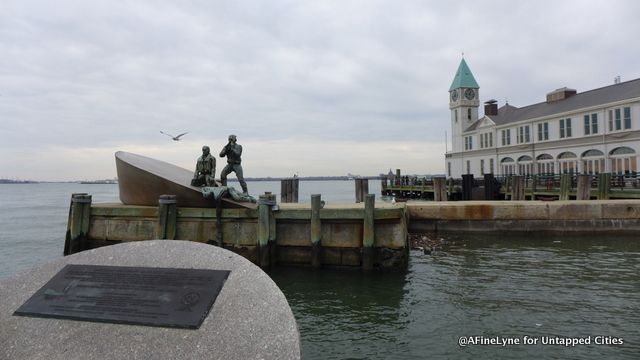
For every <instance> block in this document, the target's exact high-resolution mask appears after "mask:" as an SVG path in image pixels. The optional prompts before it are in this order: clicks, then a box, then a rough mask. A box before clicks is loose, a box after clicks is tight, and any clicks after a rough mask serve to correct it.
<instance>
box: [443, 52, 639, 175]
mask: <svg viewBox="0 0 640 360" xmlns="http://www.w3.org/2000/svg"><path fill="white" fill-rule="evenodd" d="M479 90H480V87H479V86H478V84H477V82H476V81H475V78H474V77H473V74H472V73H471V71H470V70H469V67H468V66H467V64H466V62H465V60H464V59H462V61H461V63H460V66H459V67H458V71H457V72H456V76H455V77H454V81H453V83H452V84H451V87H450V89H449V108H450V109H451V136H452V148H451V150H450V151H448V152H447V153H446V154H445V171H446V174H447V176H448V177H453V178H460V177H462V175H463V174H473V175H474V177H482V176H483V175H484V174H489V173H491V174H494V175H495V176H507V175H539V174H561V173H579V174H599V173H612V174H619V175H627V176H637V175H636V172H637V170H638V154H640V79H635V80H631V81H626V82H616V83H615V84H614V85H610V86H605V87H602V88H598V89H594V90H589V91H586V92H582V93H578V92H577V91H576V90H573V89H568V88H562V89H557V90H555V91H553V92H551V93H549V94H547V100H546V101H545V102H542V103H538V104H533V105H528V106H525V107H520V108H517V107H514V106H511V105H509V104H505V105H504V106H502V107H500V108H498V104H497V102H496V101H495V100H488V101H486V102H485V105H484V116H482V117H479V116H478V108H479V105H480V103H479Z"/></svg>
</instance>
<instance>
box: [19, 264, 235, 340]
mask: <svg viewBox="0 0 640 360" xmlns="http://www.w3.org/2000/svg"><path fill="white" fill-rule="evenodd" d="M229 273H230V271H228V270H209V269H174V268H149V267H127V266H97V265H67V266H65V267H64V268H63V269H62V270H60V272H58V273H57V274H56V275H55V276H54V277H53V278H52V279H51V280H49V282H47V284H45V285H44V286H43V287H42V288H41V289H40V290H38V291H37V292H36V293H35V294H34V295H33V296H32V297H31V298H30V299H29V300H27V301H26V302H25V303H24V304H23V305H22V306H20V308H19V309H18V310H16V311H15V312H14V315H21V316H35V317H50V318H61V319H73V320H84V321H99V322H110V323H118V324H134V325H147V326H163V327H176V328H188V329H197V328H199V327H200V325H201V324H202V322H203V321H204V319H205V318H206V317H207V314H208V313H209V310H210V309H211V307H212V306H213V303H214V302H215V300H216V297H217V296H218V294H219V293H220V291H221V290H222V287H223V286H224V282H225V281H226V279H227V277H228V276H229Z"/></svg>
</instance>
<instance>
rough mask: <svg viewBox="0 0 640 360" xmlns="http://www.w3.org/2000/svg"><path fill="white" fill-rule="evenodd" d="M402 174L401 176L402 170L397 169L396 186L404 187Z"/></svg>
mask: <svg viewBox="0 0 640 360" xmlns="http://www.w3.org/2000/svg"><path fill="white" fill-rule="evenodd" d="M401 175H402V174H400V169H396V178H395V183H396V185H402V177H401Z"/></svg>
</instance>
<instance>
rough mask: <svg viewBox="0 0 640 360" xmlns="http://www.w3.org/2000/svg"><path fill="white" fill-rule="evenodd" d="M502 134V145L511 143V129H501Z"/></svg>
mask: <svg viewBox="0 0 640 360" xmlns="http://www.w3.org/2000/svg"><path fill="white" fill-rule="evenodd" d="M501 134H502V146H506V145H511V129H506V130H502V131H501Z"/></svg>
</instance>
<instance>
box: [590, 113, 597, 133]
mask: <svg viewBox="0 0 640 360" xmlns="http://www.w3.org/2000/svg"><path fill="white" fill-rule="evenodd" d="M591 133H592V134H597V133H598V114H595V113H594V114H591Z"/></svg>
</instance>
